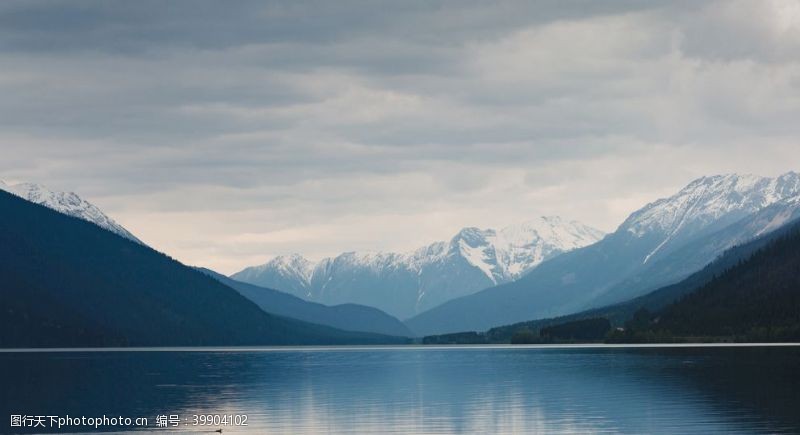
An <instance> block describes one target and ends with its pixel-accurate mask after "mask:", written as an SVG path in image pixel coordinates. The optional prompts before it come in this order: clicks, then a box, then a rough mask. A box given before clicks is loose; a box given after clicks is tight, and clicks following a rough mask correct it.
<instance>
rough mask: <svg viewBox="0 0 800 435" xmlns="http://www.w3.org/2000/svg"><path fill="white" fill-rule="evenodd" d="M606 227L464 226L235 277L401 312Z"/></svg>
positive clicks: (515, 270) (496, 280)
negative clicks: (391, 248)
mask: <svg viewBox="0 0 800 435" xmlns="http://www.w3.org/2000/svg"><path fill="white" fill-rule="evenodd" d="M603 236H604V234H603V232H601V231H599V230H597V229H594V228H591V227H589V226H586V225H583V224H581V223H579V222H575V221H567V220H564V219H561V218H559V217H541V218H539V219H537V220H532V221H530V222H526V223H523V224H521V225H516V226H510V227H506V228H503V229H501V230H494V229H478V228H464V229H462V230H461V231H459V232H458V234H456V235H455V236H454V237H452V238H451V239H450V240H449V241H446V242H436V243H432V244H430V245H427V246H424V247H422V248H419V249H417V250H415V251H413V252H409V253H404V254H401V253H356V252H347V253H344V254H341V255H338V256H336V257H333V258H325V259H323V260H322V261H320V262H318V263H312V262H311V261H309V260H307V259H305V258H304V257H302V256H301V255H298V254H294V255H288V256H278V257H276V258H274V259H273V260H271V261H270V262H268V263H266V264H263V265H260V266H255V267H249V268H246V269H244V270H242V271H240V272H238V273H235V274H233V275H231V278H233V279H235V280H238V281H242V282H247V283H250V284H255V285H259V286H264V287H270V288H277V289H280V290H283V291H286V292H289V293H291V294H294V295H295V296H298V297H302V298H305V299H307V300H310V301H317V302H321V303H324V304H329V305H334V304H343V303H357V304H363V305H369V306H374V307H377V308H380V309H381V310H383V311H385V312H387V313H389V314H392V315H394V316H396V317H399V318H401V319H402V318H407V317H411V316H413V315H415V314H417V313H420V312H423V311H425V310H427V309H430V308H433V307H435V306H437V305H439V304H441V303H444V302H446V301H448V300H451V299H454V298H458V297H461V296H465V295H469V294H472V293H474V292H476V291H479V290H482V289H485V288H488V287H492V286H496V285H498V284H503V283H508V282H511V281H514V280H515V279H518V278H519V277H520V276H522V275H524V274H525V273H526V272H528V271H530V270H531V269H533V268H535V267H536V266H537V265H539V264H540V263H542V262H543V261H546V260H549V259H551V258H553V257H556V256H558V255H559V254H562V253H564V252H568V251H571V250H574V249H577V248H580V247H582V246H586V245H590V244H592V243H595V242H597V241H598V240H600V239H601V238H602V237H603Z"/></svg>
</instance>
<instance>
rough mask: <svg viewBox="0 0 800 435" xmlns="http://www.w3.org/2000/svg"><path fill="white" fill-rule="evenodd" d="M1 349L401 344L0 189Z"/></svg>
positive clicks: (397, 340)
mask: <svg viewBox="0 0 800 435" xmlns="http://www.w3.org/2000/svg"><path fill="white" fill-rule="evenodd" d="M0 211H1V212H2V216H3V218H2V219H0V296H2V297H0V312H1V313H2V316H0V347H6V348H8V347H67V346H219V345H225V346H234V345H286V344H345V343H347V344H354V343H362V344H367V343H373V344H375V343H400V342H403V340H402V339H398V338H393V337H388V336H385V335H378V334H368V333H362V332H350V331H342V330H339V329H335V328H331V327H327V326H321V325H317V324H312V323H308V322H302V321H299V320H295V319H289V318H285V317H281V316H275V315H273V314H269V313H267V312H265V311H263V310H262V309H261V308H259V307H258V306H257V305H256V304H255V303H253V302H252V301H250V300H248V299H247V298H245V297H244V296H242V295H241V294H239V293H238V292H237V291H235V290H233V289H231V288H230V287H227V286H225V285H223V284H222V283H220V282H219V281H217V280H215V279H214V278H211V277H210V276H208V275H206V274H204V273H202V272H199V271H197V270H194V269H192V268H189V267H186V266H184V265H182V264H180V263H179V262H177V261H175V260H173V259H171V258H169V257H167V256H166V255H164V254H161V253H159V252H156V251H155V250H153V249H151V248H149V247H147V246H144V245H142V244H140V243H136V242H133V241H132V240H129V239H128V238H124V237H121V236H119V235H118V234H115V233H112V232H111V231H107V230H105V229H103V228H100V227H98V226H97V225H95V224H93V223H90V222H87V221H85V220H83V219H78V218H75V217H72V216H67V215H65V214H62V213H59V212H56V211H54V210H52V209H50V208H48V207H44V206H41V205H39V204H34V203H32V202H29V201H26V200H23V199H22V198H19V197H17V196H15V195H11V194H8V193H6V192H0Z"/></svg>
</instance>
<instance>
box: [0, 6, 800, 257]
mask: <svg viewBox="0 0 800 435" xmlns="http://www.w3.org/2000/svg"><path fill="white" fill-rule="evenodd" d="M798 59H800V2H798V1H788V0H787V1H764V2H749V1H725V2H694V1H692V2H665V3H663V4H659V3H655V2H650V1H642V2H638V1H619V2H586V1H575V2H541V3H538V2H528V1H525V2H522V1H520V2H499V3H496V2H492V3H487V2H478V1H476V2H468V1H467V2H465V1H439V2H427V1H426V2H383V3H378V2H360V1H350V2H348V1H343V2H325V1H320V2H297V1H286V2H270V3H263V2H252V3H249V2H236V3H233V4H231V3H220V2H170V3H169V4H166V5H165V4H164V3H162V2H156V1H153V2H146V1H144V2H99V1H98V2H81V1H64V2H59V1H42V2H30V1H25V2H15V1H12V2H4V3H2V4H0V95H3V98H0V127H1V128H0V150H2V156H3V158H2V159H0V178H3V179H6V180H9V181H21V180H29V181H36V182H42V183H45V184H48V185H49V186H50V187H52V188H59V189H68V190H74V191H76V192H78V193H80V194H82V195H83V196H86V197H87V198H89V199H90V200H92V201H93V202H95V203H97V204H98V205H100V206H101V207H102V208H104V209H105V210H106V211H107V212H109V214H111V215H112V216H114V217H115V218H116V219H117V220H118V221H120V222H121V223H122V224H123V225H125V226H126V227H127V228H129V229H130V230H131V231H132V232H134V233H135V234H137V235H138V236H140V238H142V239H143V240H145V241H146V242H148V243H150V244H152V245H154V246H155V247H157V248H159V249H161V250H164V251H166V252H169V253H170V254H172V255H174V256H176V257H177V258H179V259H181V260H183V261H185V262H187V263H191V264H198V265H204V266H210V267H214V268H217V269H219V270H221V271H223V272H233V271H235V270H238V269H239V268H241V267H243V266H246V265H250V264H254V263H258V262H262V261H264V260H266V259H268V258H270V257H271V256H273V255H276V254H280V253H286V252H301V253H304V254H306V255H309V256H311V257H321V256H324V255H330V254H334V253H337V252H340V251H345V250H363V249H368V250H375V249H386V250H405V249H410V248H413V247H415V246H418V245H421V244H424V243H427V242H430V241H433V240H438V239H443V238H446V237H448V236H449V235H451V234H452V233H453V232H455V231H456V230H457V229H458V228H460V227H463V226H503V225H506V224H510V223H515V222H519V221H523V220H526V219H529V218H531V217H534V216H538V215H542V214H559V215H563V216H565V217H568V218H574V219H579V220H582V221H584V222H586V223H588V224H591V225H595V226H597V227H600V228H602V229H605V230H612V229H613V228H614V227H615V226H616V225H617V224H618V223H619V222H621V220H622V219H623V218H624V217H625V216H626V215H627V214H628V213H629V212H630V211H632V210H634V209H636V208H638V207H639V206H641V205H643V204H644V203H645V202H648V201H651V200H653V199H655V198H656V197H658V196H661V195H665V194H669V193H671V192H672V191H674V190H676V189H678V188H680V187H681V186H682V185H684V184H686V183H687V182H688V181H690V180H691V179H692V178H694V177H696V176H700V175H706V174H712V173H722V172H731V171H738V172H753V173H761V174H765V175H772V174H776V173H779V172H783V171H786V170H790V169H798V166H800V165H799V163H800V161H799V160H798V158H797V157H798V144H797V140H796V138H797V137H798V133H800V131H799V130H800V127H798V122H797V119H798V115H800V62H798Z"/></svg>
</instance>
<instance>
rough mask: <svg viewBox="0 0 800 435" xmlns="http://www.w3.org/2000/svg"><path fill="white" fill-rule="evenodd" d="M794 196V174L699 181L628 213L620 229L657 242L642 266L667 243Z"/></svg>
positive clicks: (798, 179) (797, 186)
mask: <svg viewBox="0 0 800 435" xmlns="http://www.w3.org/2000/svg"><path fill="white" fill-rule="evenodd" d="M798 194H800V174H798V173H796V172H788V173H786V174H783V175H781V176H779V177H776V178H768V177H760V176H756V175H738V174H727V175H716V176H712V177H702V178H699V179H697V180H695V181H693V182H692V183H690V184H689V185H688V186H686V187H685V188H683V189H681V190H680V191H679V192H678V193H676V194H675V195H673V196H671V197H669V198H663V199H660V200H658V201H655V202H653V203H651V204H648V205H647V206H645V207H644V208H642V209H641V210H639V211H637V212H635V213H633V214H632V215H631V216H630V217H629V218H628V219H627V220H626V221H625V222H624V223H623V224H622V225H621V226H620V229H621V230H624V231H627V232H629V233H631V234H633V235H635V236H637V237H643V236H644V235H652V234H657V235H658V236H659V237H660V238H661V242H660V243H659V244H657V245H656V246H655V248H654V249H653V250H652V251H651V252H650V253H649V254H648V255H647V256H645V258H644V259H643V262H644V263H647V262H648V261H649V260H650V259H651V258H652V257H653V256H654V255H656V254H657V253H659V252H661V251H662V250H664V248H665V247H667V246H668V245H669V244H673V245H676V244H677V243H674V242H678V241H682V240H679V239H683V240H685V239H687V238H689V237H694V236H696V235H698V234H699V233H702V232H705V231H708V230H710V229H715V228H721V227H723V226H725V225H728V224H731V223H733V222H735V221H737V220H739V219H741V218H743V217H745V216H747V215H749V214H752V213H754V212H756V211H758V210H761V209H763V208H764V207H767V206H769V205H771V204H774V203H776V202H779V201H782V200H785V199H787V198H790V197H793V196H796V195H798Z"/></svg>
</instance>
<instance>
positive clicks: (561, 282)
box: [406, 172, 800, 335]
mask: <svg viewBox="0 0 800 435" xmlns="http://www.w3.org/2000/svg"><path fill="white" fill-rule="evenodd" d="M798 195H800V175H799V174H797V173H796V172H788V173H786V174H783V175H781V176H779V177H775V178H768V177H757V176H752V175H744V176H739V175H736V174H728V175H718V176H711V177H703V178H699V179H697V180H694V181H692V182H691V183H689V184H688V185H687V186H686V187H684V188H683V189H681V190H680V191H679V192H677V193H676V194H674V195H672V196H670V197H667V198H662V199H659V200H657V201H654V202H652V203H650V204H647V205H645V206H644V207H642V208H641V209H639V210H637V211H635V212H634V213H632V214H631V215H630V216H629V217H628V219H626V220H625V221H624V222H623V223H622V224H621V225H620V226H619V228H618V229H617V230H616V231H615V232H613V233H611V234H609V235H607V236H606V237H605V238H603V239H602V240H601V241H600V242H598V243H595V244H594V245H589V246H587V247H584V248H580V249H576V250H574V251H571V252H568V253H566V254H562V255H560V256H558V257H555V258H553V259H551V260H549V261H546V262H544V263H542V264H541V265H539V266H538V267H537V268H535V269H533V270H531V272H530V273H528V274H526V275H525V276H523V277H522V278H520V279H519V280H517V281H514V282H511V283H508V284H504V285H500V286H497V287H495V288H489V289H486V290H482V291H479V292H477V293H475V294H472V295H468V296H464V297H461V298H458V299H454V300H452V301H449V302H447V303H445V304H442V305H440V306H438V307H435V308H433V309H431V310H428V311H427V312H424V313H421V314H419V315H417V316H415V317H414V318H412V319H408V321H407V322H406V323H407V324H408V325H409V327H411V329H412V330H413V331H415V332H416V333H417V334H419V335H430V334H441V333H450V332H459V331H470V330H487V329H490V328H492V327H495V326H500V325H503V324H511V323H515V322H520V321H525V320H527V319H533V318H546V317H557V316H562V315H566V314H569V313H572V312H577V311H581V310H585V309H590V308H593V307H595V306H599V305H593V304H600V303H611V302H614V298H613V297H612V296H611V293H610V292H613V293H614V294H616V295H617V296H618V297H622V295H624V297H627V298H631V297H636V296H637V295H640V294H643V293H644V292H646V291H648V290H652V289H653V288H652V287H651V285H652V284H653V283H649V282H647V281H646V280H645V281H643V282H641V283H635V282H634V283H632V284H631V285H630V286H628V287H626V288H624V289H621V290H620V288H619V286H620V285H621V284H622V283H623V282H624V281H625V280H627V279H629V278H632V277H635V276H637V274H641V273H643V272H644V271H645V270H646V269H647V268H648V267H649V265H652V264H660V269H659V270H658V271H657V272H658V273H659V274H660V279H662V282H660V284H663V285H666V284H669V283H670V282H677V281H679V280H680V279H682V278H684V277H685V276H687V275H688V274H689V273H691V272H693V270H691V269H690V268H688V269H689V270H687V267H685V266H686V265H687V263H685V262H686V261H688V260H687V259H684V258H676V259H674V262H672V263H665V262H661V259H664V258H667V257H668V256H670V255H672V254H673V253H675V252H677V251H678V250H679V249H680V248H682V247H683V246H686V245H688V244H689V243H691V242H692V241H694V240H699V239H701V238H702V237H705V236H708V235H710V234H713V233H716V232H717V231H720V230H723V229H725V228H728V227H729V226H731V225H734V224H736V223H737V222H740V221H742V220H745V219H747V218H748V217H750V218H752V219H756V220H758V218H759V216H758V215H757V212H759V211H761V210H764V209H766V208H768V207H769V206H771V205H773V204H777V205H776V208H775V209H771V211H772V212H774V213H777V214H780V212H784V213H785V214H786V215H787V216H788V215H792V214H794V213H796V210H797V207H798V204H799V203H800V201H798V200H797V199H796V198H795V197H797V196H798ZM756 223H758V222H756ZM744 225H745V227H746V224H744ZM770 225H771V226H774V225H772V224H770V222H764V223H763V225H761V226H760V227H759V226H758V225H754V226H753V228H751V229H750V231H752V233H751V234H746V231H745V232H744V233H743V232H735V235H734V236H733V237H732V239H731V240H730V242H741V241H742V238H745V237H753V236H754V235H755V234H758V233H759V232H761V233H763V231H766V230H767V227H769V226H770ZM745 229H747V228H745ZM723 242H724V241H718V243H717V246H715V248H714V250H712V251H710V252H705V253H704V255H705V258H704V259H700V260H707V261H711V260H713V258H714V257H715V256H716V255H719V253H721V252H722V250H724V249H726V248H727V247H728V246H729V244H726V243H723ZM726 245H727V246H726ZM709 257H710V258H709ZM692 260H693V261H695V259H692ZM700 260H698V261H700ZM707 261H706V263H707ZM703 264H705V263H703ZM694 267H697V268H699V267H702V264H695V265H694ZM695 270H696V269H695ZM650 272H653V271H652V270H651V271H650Z"/></svg>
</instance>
